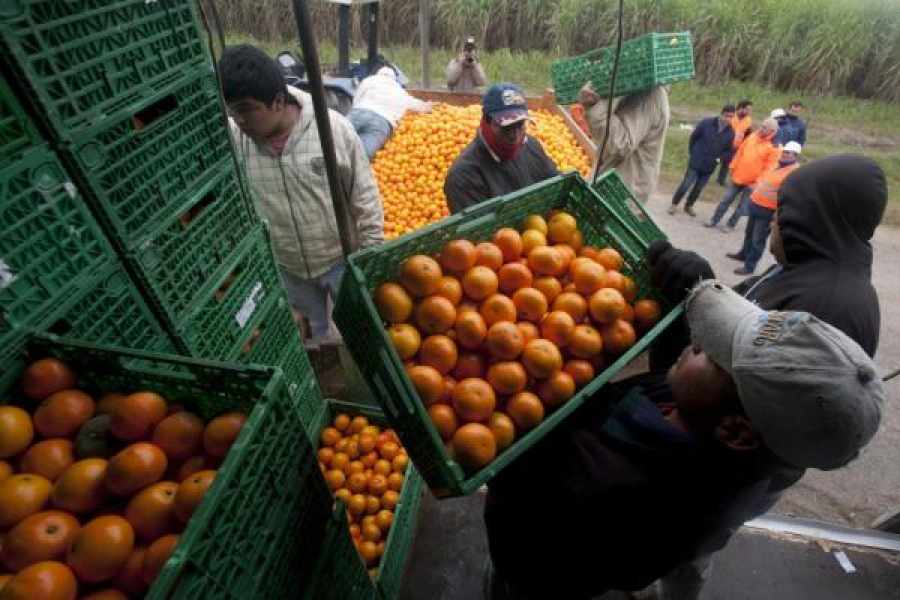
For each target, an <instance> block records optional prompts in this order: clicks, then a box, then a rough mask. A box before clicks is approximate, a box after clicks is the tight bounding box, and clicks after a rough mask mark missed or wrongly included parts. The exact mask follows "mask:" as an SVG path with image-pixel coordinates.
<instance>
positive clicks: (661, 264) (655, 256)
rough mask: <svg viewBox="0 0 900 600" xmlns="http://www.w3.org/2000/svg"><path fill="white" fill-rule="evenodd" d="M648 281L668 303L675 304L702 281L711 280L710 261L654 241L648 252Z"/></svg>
mask: <svg viewBox="0 0 900 600" xmlns="http://www.w3.org/2000/svg"><path fill="white" fill-rule="evenodd" d="M647 265H648V266H649V267H650V280H651V281H652V282H653V285H655V286H656V287H657V288H659V290H660V291H662V293H663V295H665V297H666V298H668V299H669V300H670V301H672V302H675V303H678V302H681V301H682V300H684V299H685V297H686V296H687V294H688V292H689V291H690V290H691V289H692V288H693V287H694V286H695V285H697V283H699V282H700V281H702V280H704V279H714V278H715V273H713V270H712V267H711V266H710V265H709V262H707V260H706V259H705V258H703V257H702V256H700V255H699V254H697V253H696V252H691V251H690V250H679V249H678V248H675V247H674V246H672V244H670V243H669V242H667V241H665V240H657V241H655V242H653V243H652V244H650V247H649V248H648V249H647Z"/></svg>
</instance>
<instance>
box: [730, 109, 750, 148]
mask: <svg viewBox="0 0 900 600" xmlns="http://www.w3.org/2000/svg"><path fill="white" fill-rule="evenodd" d="M752 125H753V118H752V117H751V116H750V115H747V116H746V117H744V118H743V119H742V118H740V117H738V116H737V115H734V116H733V117H731V128H732V129H734V142H732V144H731V147H732V148H734V149H735V150H737V149H738V148H740V146H741V142H743V141H744V132H746V131H747V129H748V128H749V127H751V126H752Z"/></svg>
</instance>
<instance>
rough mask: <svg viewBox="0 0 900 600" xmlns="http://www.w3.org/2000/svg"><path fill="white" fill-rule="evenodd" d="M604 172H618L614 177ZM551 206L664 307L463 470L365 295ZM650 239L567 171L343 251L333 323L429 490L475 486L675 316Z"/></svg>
mask: <svg viewBox="0 0 900 600" xmlns="http://www.w3.org/2000/svg"><path fill="white" fill-rule="evenodd" d="M607 177H615V178H618V176H617V175H615V174H609V175H607ZM551 209H563V210H566V211H568V212H570V213H571V214H572V215H574V216H575V217H576V219H578V222H579V227H580V228H581V231H582V233H583V235H584V239H585V244H590V245H594V246H606V245H609V246H612V247H614V248H616V249H618V250H619V251H620V252H621V254H622V256H623V258H624V259H625V267H624V268H623V272H624V273H625V274H627V275H629V276H631V277H632V278H633V279H634V280H635V282H636V283H637V285H638V288H639V297H653V298H656V299H657V300H658V301H660V303H661V305H662V306H663V307H664V310H665V312H666V313H667V314H666V315H665V316H664V317H663V318H662V319H661V321H660V322H659V323H657V325H656V326H655V327H653V328H652V329H651V330H650V331H648V332H647V333H646V334H644V335H643V336H642V337H641V338H640V339H639V340H638V341H637V343H636V344H635V345H634V346H633V347H632V348H631V349H630V350H629V351H628V352H626V353H625V354H623V355H622V356H621V357H619V358H618V359H617V360H616V361H615V362H614V363H612V364H611V365H610V366H609V367H607V368H606V369H605V370H604V371H602V372H601V373H599V374H598V376H597V377H596V378H595V379H594V380H593V381H592V382H591V383H589V384H588V385H587V386H585V387H584V388H582V389H581V390H580V391H579V392H578V393H577V394H575V396H574V397H573V398H571V399H570V400H569V401H568V402H566V403H565V404H563V405H562V406H561V407H560V408H558V409H557V410H556V411H554V412H552V413H550V414H549V415H547V417H546V418H545V419H544V421H543V422H542V423H541V424H540V425H539V426H538V427H536V428H535V429H533V430H531V431H530V432H528V433H527V434H525V435H524V436H522V437H521V438H518V439H517V440H516V442H515V443H514V444H513V445H512V446H511V447H509V448H507V449H506V450H505V451H503V452H502V453H501V454H499V455H498V456H497V458H496V459H495V460H494V461H493V462H491V463H490V464H489V465H487V466H486V467H484V468H483V469H481V470H480V471H478V472H476V473H468V474H467V473H466V472H465V471H463V469H462V467H461V466H460V465H459V464H458V463H456V462H455V461H453V460H451V459H450V457H449V456H448V454H447V452H446V449H445V447H444V443H443V442H442V440H441V438H440V436H439V435H438V433H437V430H436V429H435V428H434V426H433V425H432V423H431V420H430V419H429V417H428V414H427V412H426V410H425V407H424V406H423V404H422V402H421V401H420V400H419V398H418V395H417V393H416V391H415V388H414V387H413V385H412V382H410V380H409V377H408V376H407V374H406V370H405V369H404V367H403V362H402V361H401V360H400V357H399V356H398V355H397V352H396V351H395V350H394V347H393V345H392V344H391V342H390V339H389V338H388V335H387V332H386V330H385V327H384V325H383V324H382V321H381V317H380V316H379V315H378V311H377V309H376V308H375V304H374V302H373V300H372V293H373V291H374V290H375V288H377V287H378V286H379V285H380V284H382V283H384V282H386V281H391V280H395V279H396V276H397V271H398V267H399V265H400V264H401V263H402V262H403V261H404V260H405V259H406V258H408V257H410V256H412V255H415V254H428V255H432V254H436V253H437V252H438V251H439V250H440V249H441V247H442V246H443V245H444V244H445V243H446V242H448V241H450V240H453V239H457V238H466V239H470V240H473V241H480V240H486V239H489V238H490V237H491V236H492V235H493V233H494V231H496V230H497V229H499V228H500V227H519V226H520V225H521V223H522V221H523V220H524V218H525V217H526V216H528V215H530V214H535V213H536V214H546V213H547V212H549V211H550V210H551ZM654 239H657V237H654V236H648V235H646V234H644V233H643V232H642V229H641V227H640V224H639V222H638V220H637V218H636V217H635V215H634V214H633V213H632V212H631V211H630V210H627V209H624V208H623V206H622V204H621V203H620V202H618V201H614V202H609V201H607V200H606V199H604V198H603V197H602V196H600V195H599V194H597V193H596V192H595V191H594V190H592V189H591V188H590V187H589V186H588V184H587V183H586V182H585V181H584V180H583V179H582V178H581V176H580V175H578V174H577V173H567V174H565V175H559V176H557V177H554V178H551V179H548V180H546V181H543V182H541V183H538V184H535V185H532V186H530V187H527V188H525V189H522V190H519V191H517V192H514V193H512V194H508V195H506V196H501V197H499V198H495V199H493V200H489V201H487V202H484V203H481V204H478V205H476V206H473V207H471V208H469V209H467V210H465V211H463V212H462V213H460V214H457V215H453V216H450V217H448V218H446V219H443V220H442V221H440V222H438V223H435V224H432V225H430V226H427V227H425V228H423V229H420V230H418V231H416V232H413V233H411V234H407V235H405V236H403V237H401V238H399V239H397V240H394V241H392V242H389V243H387V244H384V245H383V246H379V247H376V248H370V249H366V250H362V251H360V252H357V253H355V254H353V255H351V256H350V258H349V259H348V269H347V271H346V273H345V274H344V279H343V281H342V282H341V289H340V293H339V294H338V299H337V303H336V305H335V309H334V320H335V322H336V323H337V325H338V328H339V329H340V330H341V334H342V335H343V336H344V343H345V344H346V346H347V349H348V350H349V351H350V352H351V354H352V355H353V358H354V359H355V360H356V363H357V365H358V366H359V368H360V371H361V372H362V374H363V376H364V377H365V378H366V380H367V382H368V383H369V387H370V389H371V390H372V393H373V394H374V395H375V397H376V398H377V400H378V401H379V403H380V404H381V406H382V407H383V409H384V411H385V414H386V416H387V418H388V421H389V422H390V424H391V425H392V426H393V427H394V429H396V430H397V433H398V434H399V435H400V437H401V439H402V440H403V444H404V446H406V449H407V451H408V452H409V456H410V458H411V459H412V460H413V462H414V463H415V464H416V468H417V469H418V471H419V472H420V473H421V474H422V477H424V479H425V481H426V483H427V484H428V485H429V486H430V487H431V490H432V492H433V493H434V494H435V495H437V496H439V497H442V496H454V495H462V494H468V493H471V492H473V491H475V490H477V489H478V488H479V487H480V486H481V485H482V484H484V483H485V482H487V481H488V480H490V479H491V478H492V477H493V476H494V475H496V474H497V473H498V472H499V471H500V470H501V469H503V468H504V467H505V466H506V465H508V464H509V463H510V462H512V461H513V460H514V459H515V458H516V457H517V456H519V455H520V454H521V453H522V452H524V451H525V450H527V449H528V448H530V447H531V446H533V445H534V444H535V443H536V442H537V441H538V440H540V439H541V438H542V437H544V436H545V435H547V433H549V432H550V431H551V430H552V429H553V428H554V427H556V426H557V425H558V424H559V423H560V422H561V421H562V420H563V419H564V418H565V417H566V416H567V415H569V414H570V413H571V412H572V411H574V410H575V409H576V408H577V407H578V406H580V405H581V403H582V402H584V400H585V399H586V398H587V397H588V396H590V395H591V394H593V393H595V392H596V391H597V390H598V389H599V388H600V387H601V386H603V385H604V384H606V383H607V382H608V381H609V380H610V379H611V378H612V377H613V376H614V375H615V374H616V373H618V372H619V371H620V370H622V368H624V367H625V365H627V364H628V363H629V362H631V360H632V359H634V358H635V357H636V356H638V355H639V354H640V353H641V352H643V351H644V350H645V349H646V347H647V346H648V345H649V344H650V342H651V341H652V340H653V339H654V338H656V337H657V336H658V335H659V333H660V332H662V331H663V329H665V328H666V327H667V326H668V325H669V324H670V323H671V322H672V321H673V320H675V319H676V318H677V317H678V316H679V315H680V314H681V310H682V309H681V306H680V305H679V306H677V307H673V306H671V305H670V304H669V303H667V302H666V301H665V299H663V298H661V297H660V296H659V295H658V294H657V293H656V291H655V290H654V289H652V287H651V286H650V284H649V274H648V272H647V268H646V265H645V263H644V256H645V254H646V250H647V247H648V246H649V245H650V243H651V242H652V241H653V240H654Z"/></svg>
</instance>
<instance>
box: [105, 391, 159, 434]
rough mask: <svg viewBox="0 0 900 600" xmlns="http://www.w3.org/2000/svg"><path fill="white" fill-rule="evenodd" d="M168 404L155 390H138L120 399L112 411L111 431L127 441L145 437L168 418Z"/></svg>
mask: <svg viewBox="0 0 900 600" xmlns="http://www.w3.org/2000/svg"><path fill="white" fill-rule="evenodd" d="M167 413H168V406H167V405H166V401H165V400H164V399H163V397H162V396H160V395H159V394H156V393H154V392H137V393H134V394H129V395H127V396H125V397H124V398H122V399H121V400H119V401H118V402H117V403H116V405H115V408H114V410H113V413H112V422H111V423H110V431H111V432H112V434H113V435H114V436H116V437H117V438H119V439H120V440H124V441H126V442H130V441H135V440H140V439H144V438H146V437H147V436H149V435H150V432H151V431H153V428H154V427H156V425H157V424H158V423H159V422H160V421H162V420H163V419H165V418H166V414H167Z"/></svg>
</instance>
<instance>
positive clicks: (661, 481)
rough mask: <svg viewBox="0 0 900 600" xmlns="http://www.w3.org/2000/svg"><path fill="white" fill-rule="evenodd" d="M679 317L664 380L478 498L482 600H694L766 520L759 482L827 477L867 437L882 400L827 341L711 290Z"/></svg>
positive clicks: (849, 347)
mask: <svg viewBox="0 0 900 600" xmlns="http://www.w3.org/2000/svg"><path fill="white" fill-rule="evenodd" d="M686 314H687V318H688V320H689V322H690V324H691V327H692V330H693V331H694V340H693V343H692V344H691V345H690V346H688V347H686V348H685V349H684V350H683V351H682V353H681V355H680V357H679V360H678V361H677V362H676V363H675V364H674V365H673V366H672V368H671V369H670V370H669V371H668V372H667V373H665V374H653V375H650V376H643V377H638V378H632V379H630V380H626V381H623V382H620V383H618V384H613V385H610V386H607V387H604V388H601V389H600V390H599V391H598V392H597V393H596V394H595V395H594V396H593V397H591V398H589V399H588V400H587V401H586V402H585V404H584V405H583V406H582V407H581V408H579V409H578V410H577V411H576V412H575V413H573V414H572V415H571V416H570V417H569V418H568V419H567V421H566V422H564V423H563V424H562V425H561V426H560V427H559V428H558V429H556V430H555V431H554V432H553V433H552V434H550V435H549V436H548V437H547V438H545V439H544V440H543V441H541V442H539V443H538V444H537V445H536V446H534V447H533V448H532V449H530V450H529V451H528V452H527V453H525V454H524V455H523V456H522V457H520V458H519V459H518V460H517V461H516V462H514V463H513V464H511V465H510V466H509V467H507V469H506V470H504V471H502V472H501V473H499V474H498V475H497V477H496V478H495V479H494V480H492V481H491V482H490V483H489V484H488V497H487V502H486V506H485V523H486V525H487V533H488V544H489V549H490V554H491V561H492V566H493V568H494V571H493V573H492V578H491V581H490V583H489V590H490V597H491V600H506V599H509V600H513V599H516V600H539V599H547V600H550V599H554V600H555V599H557V598H565V599H567V600H581V599H586V598H590V597H594V596H596V595H599V594H601V593H603V592H604V591H606V590H608V589H619V590H637V589H642V588H644V587H645V586H647V585H648V584H650V583H651V582H653V581H654V580H656V579H657V578H661V577H662V578H663V585H662V592H663V597H664V598H665V599H669V598H672V599H676V598H677V599H678V600H693V599H695V598H697V596H698V595H699V592H700V590H701V589H702V585H703V580H704V578H705V577H704V573H703V571H706V572H707V573H708V566H709V560H708V559H705V560H704V557H708V556H709V554H710V553H711V552H714V551H716V550H718V549H720V548H721V547H723V546H724V545H725V543H726V542H727V541H728V539H729V538H730V536H731V534H732V532H733V531H734V530H736V529H737V528H738V527H740V526H741V525H742V524H743V523H744V522H746V521H747V520H749V519H751V518H753V517H755V516H758V515H759V514H761V513H762V512H763V511H764V510H765V507H766V506H767V505H766V497H767V491H768V489H769V487H770V486H771V483H772V481H774V480H775V479H777V478H779V477H780V476H781V473H782V472H784V471H787V472H792V471H796V470H798V469H799V470H802V469H803V468H805V467H814V468H819V469H822V470H831V469H836V468H839V467H840V466H843V465H845V464H847V463H848V462H850V461H851V460H853V459H854V458H855V457H856V456H858V454H859V451H860V449H861V448H862V447H863V446H865V445H866V444H867V443H868V442H869V440H871V439H872V437H873V436H874V434H875V432H876V431H877V429H878V425H879V423H880V419H881V409H882V406H883V403H884V389H883V387H882V384H881V381H880V379H879V378H878V377H877V376H876V374H875V365H874V364H873V363H872V360H871V358H869V357H868V356H867V355H866V353H865V351H864V350H863V349H862V348H860V347H859V345H858V344H856V342H854V341H853V340H851V339H850V338H849V337H847V336H846V335H844V334H842V333H841V332H840V331H838V330H837V329H836V328H834V327H832V326H830V325H827V324H826V323H824V322H822V321H820V320H818V319H816V318H815V317H812V316H811V315H809V314H808V313H802V312H778V311H773V312H767V311H764V310H762V309H760V308H759V307H757V306H756V305H754V304H753V303H751V302H749V301H748V300H746V299H744V298H742V297H741V296H740V295H738V294H737V293H736V292H734V291H733V290H731V289H729V288H728V287H727V286H724V285H722V284H721V283H719V282H717V281H715V280H711V281H705V282H702V283H700V284H699V285H698V286H697V287H696V288H695V289H694V290H693V291H692V292H691V294H690V296H689V298H688V300H687V303H686ZM786 400H789V401H786ZM691 561H694V563H693V564H696V563H703V564H705V566H706V567H707V568H706V569H695V570H693V571H692V570H691V569H689V568H687V567H685V565H690V564H692V562H691Z"/></svg>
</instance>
